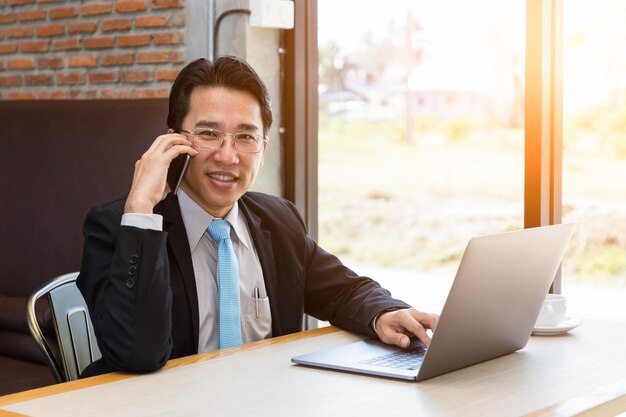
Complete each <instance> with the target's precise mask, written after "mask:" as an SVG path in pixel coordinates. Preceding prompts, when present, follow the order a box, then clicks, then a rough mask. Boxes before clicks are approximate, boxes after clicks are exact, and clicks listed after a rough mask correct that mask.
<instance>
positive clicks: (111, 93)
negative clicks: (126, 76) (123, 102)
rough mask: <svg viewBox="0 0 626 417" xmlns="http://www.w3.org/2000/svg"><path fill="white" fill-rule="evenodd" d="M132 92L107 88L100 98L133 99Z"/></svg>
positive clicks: (101, 92)
mask: <svg viewBox="0 0 626 417" xmlns="http://www.w3.org/2000/svg"><path fill="white" fill-rule="evenodd" d="M131 95H132V94H131V90H129V89H115V90H112V89H109V88H105V89H103V90H101V91H100V98H131Z"/></svg>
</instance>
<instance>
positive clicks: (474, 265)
mask: <svg viewBox="0 0 626 417" xmlns="http://www.w3.org/2000/svg"><path fill="white" fill-rule="evenodd" d="M573 232H574V225H573V224H560V225H553V226H544V227H537V228H531V229H524V230H520V231H515V232H508V233H501V234H496V235H490V236H482V237H476V238H473V239H471V240H470V242H469V243H468V245H467V248H466V250H465V254H464V255H463V259H462V260H461V264H460V266H459V269H458V271H457V275H456V278H455V280H454V282H453V284H452V287H451V289H450V293H449V294H448V298H447V300H446V303H445V305H444V308H443V310H442V313H441V317H440V320H439V324H438V327H437V329H436V331H435V332H434V334H433V338H432V342H431V344H430V346H429V348H428V351H427V353H426V357H425V358H424V362H423V364H422V367H421V369H420V371H419V375H418V377H417V380H418V381H419V380H423V379H426V378H430V377H432V376H435V375H440V374H443V373H446V372H450V371H452V370H455V369H459V368H462V367H465V366H468V365H471V364H475V363H479V362H483V361H486V360H489V359H492V358H495V357H498V356H502V355H505V354H507V353H511V352H514V351H516V350H518V349H521V348H523V347H524V346H526V343H527V342H528V339H529V337H530V334H531V332H532V328H533V325H534V323H535V320H536V319H537V315H538V314H539V310H540V308H541V304H542V303H543V300H544V298H545V295H546V294H547V292H548V290H549V289H550V285H551V284H552V281H553V279H554V276H555V275H556V272H557V271H558V268H559V265H560V263H561V259H562V258H563V254H564V253H565V248H566V246H567V243H568V242H569V239H570V238H571V236H572V234H573Z"/></svg>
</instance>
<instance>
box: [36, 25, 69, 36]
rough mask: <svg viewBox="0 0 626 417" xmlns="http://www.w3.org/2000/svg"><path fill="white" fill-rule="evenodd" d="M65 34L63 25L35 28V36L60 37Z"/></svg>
mask: <svg viewBox="0 0 626 417" xmlns="http://www.w3.org/2000/svg"><path fill="white" fill-rule="evenodd" d="M64 34H65V25H59V24H54V25H42V26H38V27H37V36H60V35H64Z"/></svg>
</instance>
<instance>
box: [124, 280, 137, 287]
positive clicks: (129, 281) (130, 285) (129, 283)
mask: <svg viewBox="0 0 626 417" xmlns="http://www.w3.org/2000/svg"><path fill="white" fill-rule="evenodd" d="M126 286H127V287H128V288H133V287H134V286H135V280H134V279H132V278H128V279H127V280H126Z"/></svg>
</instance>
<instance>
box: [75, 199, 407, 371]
mask: <svg viewBox="0 0 626 417" xmlns="http://www.w3.org/2000/svg"><path fill="white" fill-rule="evenodd" d="M124 204H125V199H120V200H116V201H113V202H109V203H105V204H103V205H100V206H97V207H95V208H93V209H92V210H91V211H90V212H89V214H88V215H87V218H86V220H85V224H84V237H85V241H84V249H83V260H82V266H81V271H80V275H79V277H78V280H77V285H78V288H79V289H80V291H81V293H82V294H83V296H84V298H85V301H86V302H87V305H88V307H89V311H90V313H91V318H92V322H93V325H94V328H95V331H96V337H97V339H98V345H99V347H100V350H101V352H102V355H103V357H102V359H101V360H99V361H97V362H95V363H94V364H92V365H91V366H90V367H88V368H87V369H86V370H85V372H83V375H82V376H91V375H95V374H99V373H103V372H110V371H128V372H150V371H154V370H156V369H158V368H160V367H162V366H163V365H164V364H165V363H166V362H167V360H168V359H171V358H177V357H181V356H186V355H191V354H194V353H197V349H198V330H199V317H198V297H197V292H196V282H195V276H194V271H193V265H192V261H191V253H190V249H189V243H188V240H187V233H186V230H185V226H184V223H183V220H182V217H181V213H180V208H179V205H178V199H177V197H176V196H174V195H172V194H170V195H169V196H168V197H167V198H166V199H165V200H163V201H162V202H161V203H159V204H158V205H157V206H156V207H155V213H158V214H161V215H162V216H163V231H162V232H161V231H155V230H146V229H139V228H135V227H130V226H120V222H121V217H122V214H123V210H124ZM239 207H240V212H241V214H242V215H243V216H245V219H246V220H247V222H248V227H249V229H250V234H251V236H252V240H253V242H254V245H255V247H256V250H257V253H258V255H259V260H260V262H261V267H262V270H263V277H264V280H265V286H266V289H267V292H268V296H269V299H270V308H271V314H272V334H273V335H274V336H279V335H284V334H288V333H293V332H297V331H300V330H302V314H303V313H307V314H309V315H312V316H314V317H317V318H319V319H321V320H327V321H329V322H330V323H332V324H333V325H336V326H339V327H341V328H344V329H346V330H350V331H353V332H357V333H361V334H365V335H372V336H375V334H374V333H373V331H372V329H371V327H370V324H371V322H372V320H373V319H374V317H375V316H376V315H377V314H378V313H379V312H381V311H382V310H384V309H386V308H389V307H408V305H407V304H405V303H403V302H402V301H399V300H395V299H393V298H391V296H390V294H389V292H388V291H387V290H385V289H383V288H381V287H380V286H379V285H378V284H377V283H376V282H375V281H373V280H371V279H369V278H366V277H360V276H358V275H357V274H356V273H354V272H353V271H351V270H350V269H348V268H346V267H345V266H344V265H343V264H342V263H341V262H340V261H339V260H338V259H337V258H336V257H335V256H333V255H331V254H329V253H328V252H326V251H324V250H323V249H322V248H321V247H319V246H318V245H317V244H316V243H315V242H314V241H313V240H312V239H310V238H309V237H308V236H307V234H306V227H305V225H304V222H303V220H302V218H301V217H300V215H299V214H298V212H297V210H296V208H295V206H293V204H291V203H290V202H288V201H287V200H284V199H281V198H277V197H273V196H269V195H266V194H261V193H252V192H249V193H246V194H245V195H244V196H243V197H242V198H241V199H240V200H239Z"/></svg>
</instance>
